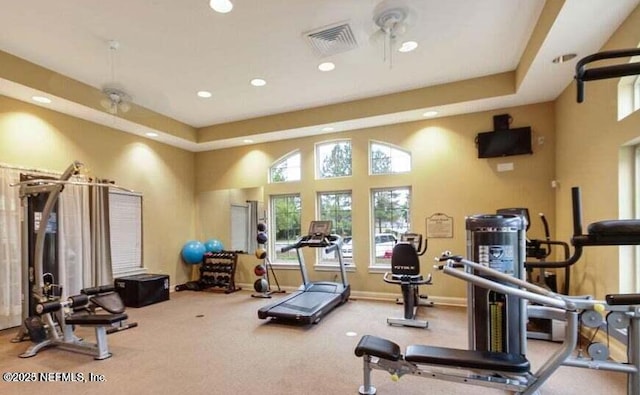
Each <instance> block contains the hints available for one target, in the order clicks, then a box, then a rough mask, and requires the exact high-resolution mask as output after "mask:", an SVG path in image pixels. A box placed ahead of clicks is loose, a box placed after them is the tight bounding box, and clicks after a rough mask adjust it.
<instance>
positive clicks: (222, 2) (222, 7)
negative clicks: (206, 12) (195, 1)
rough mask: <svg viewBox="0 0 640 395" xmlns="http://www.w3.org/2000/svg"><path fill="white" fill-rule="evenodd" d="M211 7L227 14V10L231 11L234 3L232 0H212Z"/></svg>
mask: <svg viewBox="0 0 640 395" xmlns="http://www.w3.org/2000/svg"><path fill="white" fill-rule="evenodd" d="M209 7H211V9H213V10H214V11H215V12H219V13H221V14H226V13H227V12H231V10H232V9H233V4H232V3H231V1H230V0H210V1H209Z"/></svg>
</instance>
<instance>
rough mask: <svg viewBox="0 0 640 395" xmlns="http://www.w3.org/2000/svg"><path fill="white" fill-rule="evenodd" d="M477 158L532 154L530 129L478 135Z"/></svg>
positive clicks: (506, 130)
mask: <svg viewBox="0 0 640 395" xmlns="http://www.w3.org/2000/svg"><path fill="white" fill-rule="evenodd" d="M476 145H477V147H478V158H498V157H501V156H511V155H524V154H532V153H533V151H532V149H531V127H529V126H527V127H524V128H515V129H505V130H495V131H493V132H483V133H478V136H477V137H476Z"/></svg>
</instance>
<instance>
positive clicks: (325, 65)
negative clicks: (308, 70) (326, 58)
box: [318, 62, 336, 71]
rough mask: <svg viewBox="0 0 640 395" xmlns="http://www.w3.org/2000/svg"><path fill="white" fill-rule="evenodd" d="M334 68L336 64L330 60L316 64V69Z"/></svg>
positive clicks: (327, 69)
mask: <svg viewBox="0 0 640 395" xmlns="http://www.w3.org/2000/svg"><path fill="white" fill-rule="evenodd" d="M335 68H336V65H335V64H333V63H332V62H324V63H320V64H319V65H318V70H320V71H331V70H333V69H335Z"/></svg>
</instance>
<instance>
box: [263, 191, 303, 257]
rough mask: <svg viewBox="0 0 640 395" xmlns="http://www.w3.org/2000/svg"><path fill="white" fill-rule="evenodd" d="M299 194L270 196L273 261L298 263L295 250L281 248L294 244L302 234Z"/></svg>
mask: <svg viewBox="0 0 640 395" xmlns="http://www.w3.org/2000/svg"><path fill="white" fill-rule="evenodd" d="M300 209H301V200H300V195H299V194H292V195H276V196H271V198H270V210H271V215H270V216H269V218H270V228H271V232H269V234H270V236H271V237H270V238H269V240H270V247H271V248H270V251H273V252H272V253H271V259H272V262H273V263H297V262H298V258H297V255H296V252H295V250H290V251H288V252H285V253H282V252H280V249H281V248H282V247H284V246H286V245H289V244H293V243H294V242H295V241H296V240H297V239H298V238H299V237H300V236H301V227H300V211H301V210H300Z"/></svg>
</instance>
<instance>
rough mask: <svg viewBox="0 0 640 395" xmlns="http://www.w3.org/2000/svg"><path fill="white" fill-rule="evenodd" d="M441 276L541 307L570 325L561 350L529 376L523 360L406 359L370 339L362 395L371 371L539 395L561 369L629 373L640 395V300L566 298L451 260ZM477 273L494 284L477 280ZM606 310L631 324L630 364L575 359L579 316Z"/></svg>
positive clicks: (447, 355)
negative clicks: (465, 268) (462, 269)
mask: <svg viewBox="0 0 640 395" xmlns="http://www.w3.org/2000/svg"><path fill="white" fill-rule="evenodd" d="M460 264H462V265H464V266H465V267H467V268H470V269H472V270H471V271H470V272H463V271H461V270H457V269H455V268H454V266H456V265H460ZM443 271H444V272H445V273H446V274H449V275H452V276H454V277H458V278H460V279H463V280H465V281H468V282H470V283H473V284H476V285H478V286H481V287H484V288H487V289H491V290H493V291H496V292H501V293H505V294H510V295H514V296H517V297H521V298H524V299H527V300H529V301H531V302H534V303H536V304H539V305H541V306H538V307H539V308H540V309H543V310H544V312H545V316H546V317H547V318H550V319H557V320H564V321H566V322H567V325H566V329H565V339H564V342H563V346H562V347H561V348H560V349H558V350H557V351H556V352H555V353H554V354H553V355H552V356H551V358H550V359H548V360H547V361H546V362H545V363H544V364H542V366H541V367H540V368H539V369H538V370H537V371H536V372H535V373H531V372H530V367H529V362H528V361H527V360H526V358H525V357H524V356H523V355H514V354H506V353H496V352H488V351H476V350H457V349H450V348H442V347H434V346H425V345H412V346H408V347H407V349H406V352H405V355H404V356H403V355H402V354H401V352H400V347H399V346H398V345H397V344H395V343H393V342H391V341H389V340H386V339H382V338H378V337H375V336H368V335H367V336H364V337H363V338H362V339H361V340H360V343H359V344H358V346H357V347H356V349H355V354H356V356H358V357H362V358H363V361H364V379H363V385H362V386H361V387H360V394H363V395H373V394H375V393H376V388H375V387H374V386H373V385H372V382H371V372H372V370H373V369H378V370H384V371H387V372H388V373H390V374H391V375H392V379H394V380H397V379H398V378H399V377H401V376H403V375H405V374H410V375H415V376H419V377H425V378H433V379H439V380H447V381H453V382H458V383H464V384H471V385H480V386H485V387H491V388H497V389H502V390H506V391H513V392H515V393H518V394H535V393H536V392H537V391H538V389H539V388H540V386H542V384H543V383H544V382H545V381H546V380H547V379H548V378H549V377H550V376H551V375H552V374H553V373H554V372H555V371H556V370H557V369H558V368H559V367H560V366H571V367H579V368H588V369H596V370H608V371H614V372H622V373H626V374H627V394H628V395H640V294H631V295H629V294H624V295H607V298H606V301H599V300H589V299H580V298H572V297H567V296H564V295H560V294H556V293H554V292H551V291H549V290H547V289H545V288H542V287H539V286H537V285H534V284H530V283H527V282H526V281H523V280H520V279H517V278H514V277H511V276H509V275H506V274H504V273H501V272H498V271H496V270H493V269H490V268H488V267H485V266H483V265H480V264H478V263H476V262H473V261H469V260H466V259H463V258H461V257H452V258H451V259H450V260H449V261H448V262H447V264H446V265H444V267H443ZM474 271H475V272H479V273H483V274H485V275H487V276H489V277H491V279H489V278H485V277H481V276H479V275H477V274H474ZM506 284H510V285H511V286H509V285H506ZM602 310H604V311H608V312H610V313H615V314H618V315H619V317H621V318H623V319H628V328H627V333H628V335H627V359H628V360H627V361H626V362H615V361H609V360H597V359H593V358H588V357H580V356H572V354H573V351H574V349H575V348H576V344H577V338H578V330H579V327H578V321H579V316H580V314H581V313H584V312H588V313H589V315H591V316H593V315H594V314H600V311H602Z"/></svg>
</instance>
